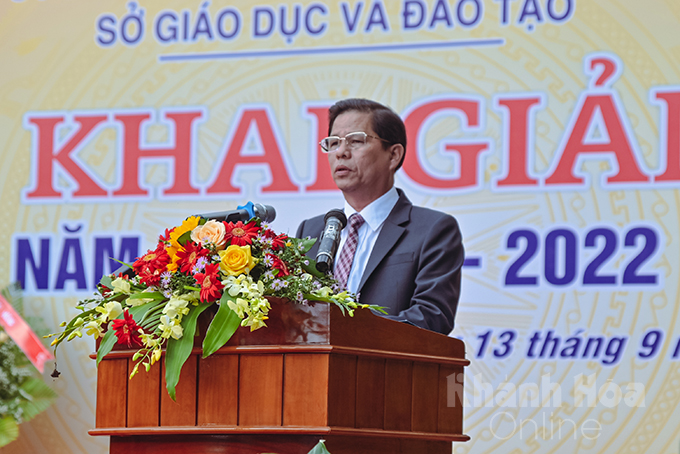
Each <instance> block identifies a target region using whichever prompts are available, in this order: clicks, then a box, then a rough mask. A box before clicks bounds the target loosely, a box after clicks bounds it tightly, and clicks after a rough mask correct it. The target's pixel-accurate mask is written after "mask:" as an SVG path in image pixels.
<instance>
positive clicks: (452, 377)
mask: <svg viewBox="0 0 680 454" xmlns="http://www.w3.org/2000/svg"><path fill="white" fill-rule="evenodd" d="M463 398H464V395H463V367H462V366H439V423H438V429H437V431H438V432H439V433H446V434H462V433H463Z"/></svg>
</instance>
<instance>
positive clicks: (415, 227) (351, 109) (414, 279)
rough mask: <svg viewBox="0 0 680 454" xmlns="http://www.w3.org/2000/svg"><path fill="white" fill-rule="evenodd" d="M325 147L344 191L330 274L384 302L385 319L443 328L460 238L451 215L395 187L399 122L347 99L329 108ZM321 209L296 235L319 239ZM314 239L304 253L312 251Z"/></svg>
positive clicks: (451, 302)
mask: <svg viewBox="0 0 680 454" xmlns="http://www.w3.org/2000/svg"><path fill="white" fill-rule="evenodd" d="M328 134H329V137H327V138H325V139H324V140H322V141H321V143H320V145H321V148H322V149H323V150H324V151H325V152H326V153H328V161H329V163H330V167H331V172H332V174H333V180H334V181H335V184H336V185H337V186H338V188H339V189H340V190H341V191H342V194H343V196H344V198H345V208H344V214H345V216H346V218H347V220H348V221H347V226H346V227H345V228H344V229H343V230H342V231H341V234H340V244H339V246H338V253H337V255H336V257H335V261H334V270H333V271H334V275H335V277H336V279H338V281H339V282H340V283H341V284H343V285H346V287H347V289H348V290H349V291H351V292H353V293H356V294H357V295H358V298H359V301H360V302H362V303H370V304H378V305H380V306H384V307H385V309H386V311H387V313H388V315H387V317H388V318H391V319H393V320H399V321H403V322H409V323H412V324H414V325H416V326H419V327H421V328H425V329H429V330H432V331H436V332H439V333H442V334H448V333H450V332H451V330H452V329H453V324H454V318H455V315H456V308H457V306H458V297H459V295H460V281H461V266H462V264H463V258H464V252H463V244H462V239H461V235H460V230H459V228H458V223H457V222H456V220H455V219H454V218H453V217H452V216H450V215H448V214H445V213H441V212H438V211H434V210H431V209H428V208H423V207H417V206H414V205H413V204H411V202H410V201H409V200H408V198H407V197H406V195H405V194H404V193H403V192H402V191H401V190H399V189H397V188H395V187H394V174H395V172H396V171H397V170H398V169H399V168H400V167H401V165H402V163H403V162H404V154H405V151H406V128H405V127H404V123H403V121H402V120H401V118H400V117H399V115H397V114H396V113H395V112H394V111H393V110H392V109H390V108H389V107H386V106H383V105H382V104H379V103H377V102H374V101H370V100H367V99H346V100H343V101H339V102H337V103H336V104H335V105H333V106H332V107H331V108H330V109H329V126H328ZM324 227H325V221H324V215H320V216H317V217H314V218H311V219H308V220H305V221H303V222H302V223H301V224H300V227H299V228H298V231H297V237H298V238H304V237H307V236H309V237H312V238H319V237H320V236H321V234H322V233H323V231H324ZM318 246H319V241H317V242H316V244H315V245H314V247H313V248H312V250H311V251H309V253H308V254H309V255H310V256H313V257H315V256H316V254H317V250H318Z"/></svg>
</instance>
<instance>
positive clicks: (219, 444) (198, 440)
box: [110, 434, 452, 454]
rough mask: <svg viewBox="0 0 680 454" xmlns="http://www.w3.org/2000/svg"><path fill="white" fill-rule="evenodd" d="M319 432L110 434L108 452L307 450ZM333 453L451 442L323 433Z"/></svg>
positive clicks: (444, 447)
mask: <svg viewBox="0 0 680 454" xmlns="http://www.w3.org/2000/svg"><path fill="white" fill-rule="evenodd" d="M319 438H320V436H319V435H300V434H294V435H270V434H256V435H226V436H224V435H186V434H182V435H177V434H164V435H162V436H161V435H149V436H131V437H119V436H114V437H111V444H110V453H111V454H131V453H144V454H175V453H176V454H185V453H191V454H218V453H219V454H262V453H306V452H309V451H310V450H311V449H312V447H314V445H316V444H317V443H318V442H319ZM323 438H324V439H325V440H326V447H327V448H328V450H329V452H331V453H332V454H451V452H452V449H451V442H447V441H428V440H408V439H399V438H394V437H367V436H354V435H324V436H323Z"/></svg>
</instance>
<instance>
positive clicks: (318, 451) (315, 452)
mask: <svg viewBox="0 0 680 454" xmlns="http://www.w3.org/2000/svg"><path fill="white" fill-rule="evenodd" d="M307 454H331V453H330V452H328V449H326V445H325V444H324V442H323V440H319V442H318V443H317V444H316V446H314V447H313V448H312V450H311V451H309V452H308V453H307Z"/></svg>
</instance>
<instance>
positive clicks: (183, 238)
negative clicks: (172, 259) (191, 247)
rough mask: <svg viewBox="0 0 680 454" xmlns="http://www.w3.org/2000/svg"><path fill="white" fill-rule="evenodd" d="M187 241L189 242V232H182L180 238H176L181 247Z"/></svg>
mask: <svg viewBox="0 0 680 454" xmlns="http://www.w3.org/2000/svg"><path fill="white" fill-rule="evenodd" d="M189 241H191V230H189V231H188V232H184V233H183V234H182V236H180V237H179V238H177V242H178V243H179V244H181V245H182V246H184V245H186V244H187V242H189Z"/></svg>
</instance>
